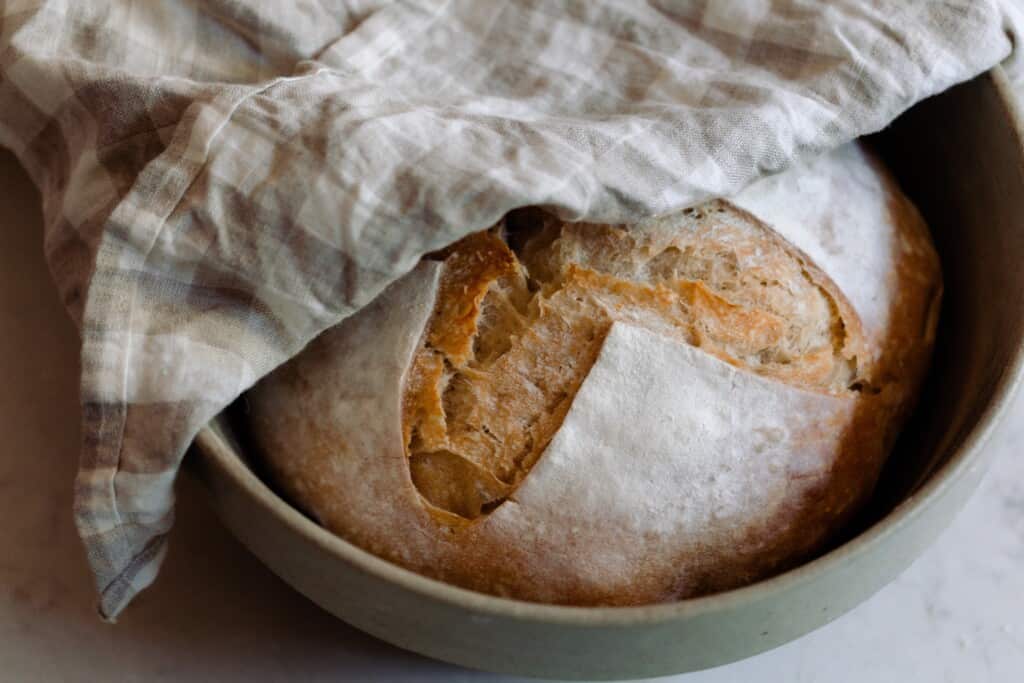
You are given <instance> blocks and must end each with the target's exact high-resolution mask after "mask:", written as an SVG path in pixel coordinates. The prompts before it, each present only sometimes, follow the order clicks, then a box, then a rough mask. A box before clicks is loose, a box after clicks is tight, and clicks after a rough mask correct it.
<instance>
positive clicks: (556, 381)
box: [249, 145, 941, 605]
mask: <svg viewBox="0 0 1024 683" xmlns="http://www.w3.org/2000/svg"><path fill="white" fill-rule="evenodd" d="M741 207H742V208H741ZM940 293H941V280H940V271H939V264H938V259H937V257H936V254H935V252H934V249H933V247H932V245H931V242H930V240H929V237H928V233H927V229H926V227H925V225H924V223H923V221H922V219H921V217H920V216H919V214H918V213H917V211H916V210H915V209H914V207H913V206H912V205H911V204H910V202H909V201H908V200H907V199H906V198H905V197H904V196H903V195H902V194H901V193H900V192H899V190H898V189H897V188H896V186H895V184H894V183H893V181H892V180H891V179H890V178H889V177H888V176H887V175H886V173H885V172H884V170H883V169H882V168H881V167H880V166H879V165H878V163H877V162H876V161H874V160H873V159H871V158H870V157H869V156H868V155H867V154H866V153H865V151H864V150H863V149H862V148H860V147H859V146H856V145H850V146H847V147H845V148H843V149H841V150H839V151H837V152H835V153H833V154H831V155H827V156H825V157H822V158H820V159H816V160H814V161H811V162H808V163H806V164H804V165H803V166H801V167H799V168H796V169H793V170H791V171H789V172H787V173H785V174H782V175H780V176H777V177H774V178H771V179H768V180H765V181H762V182H761V183H759V184H757V185H755V186H754V187H752V188H751V189H750V190H748V191H747V192H745V193H744V194H743V195H741V196H740V197H737V198H735V199H734V200H732V201H723V200H716V201H712V202H708V203H706V204H703V205H701V206H699V207H696V208H693V209H688V210H686V211H682V212H680V213H677V214H674V215H670V216H666V217H660V218H655V219H650V220H647V221H644V222H641V223H638V224H635V225H630V226H612V225H594V224H586V223H568V222H565V221H561V220H558V219H556V218H555V217H553V216H551V215H548V214H545V213H543V212H540V211H521V212H517V213H515V214H513V215H512V216H510V217H509V218H508V219H507V220H505V221H503V222H502V223H501V224H500V225H498V226H496V227H495V228H493V229H491V230H488V231H486V232H482V233H477V234H474V235H470V236H469V237H467V238H465V239H463V240H462V241H460V242H458V243H456V244H454V245H452V246H451V247H449V248H447V249H445V250H444V251H443V252H440V253H438V254H434V255H431V256H430V257H428V258H427V259H424V261H423V262H421V263H420V265H419V266H418V267H417V268H415V269H414V270H413V271H412V272H411V273H409V274H408V275H406V276H405V277H404V278H402V279H401V280H399V281H397V282H395V283H394V284H393V285H392V286H391V287H389V288H388V289H387V290H386V291H385V292H384V293H383V294H382V295H381V296H379V297H378V298H377V299H376V300H375V301H374V302H373V303H372V304H370V305H369V306H367V307H366V308H364V309H363V310H361V311H360V312H359V313H357V314H356V315H354V316H352V317H351V318H349V319H348V320H346V321H344V322H343V323H342V324H340V325H338V326H337V327H335V328H333V329H331V330H329V331H327V332H326V333H324V334H323V335H321V336H320V337H319V338H318V339H316V340H315V341H314V342H313V343H311V344H310V345H309V347H308V348H306V349H305V350H304V351H303V352H302V353H301V354H300V355H299V356H297V357H296V358H295V359H293V360H292V361H290V362H289V363H287V364H286V365H284V366H282V367H281V368H280V369H278V370H277V371H276V372H274V373H273V374H271V375H270V376H269V377H267V378H266V379H265V380H264V381H262V382H261V383H260V384H259V385H258V386H257V387H256V388H254V389H253V390H252V391H251V392H250V394H249V405H250V413H249V418H250V421H251V429H252V434H253V437H254V442H255V443H256V444H257V446H258V448H259V450H260V454H261V456H262V458H263V460H264V462H265V463H266V465H267V468H268V471H269V472H270V474H271V476H272V477H273V482H274V484H276V485H277V486H278V487H279V489H280V490H281V491H282V492H283V493H284V494H285V495H286V496H287V497H289V498H290V499H291V500H292V501H293V502H294V503H295V504H296V505H298V506H299V507H301V508H302V509H303V510H305V511H306V512H307V513H308V514H309V515H311V516H312V517H313V518H314V519H316V520H317V521H319V522H320V523H321V524H323V525H324V526H325V527H327V528H328V529H330V530H331V531H333V532H335V533H337V534H339V535H340V536H342V537H344V538H345V539H347V540H349V541H351V542H352V543H355V544H357V545H359V546H361V547H363V548H365V549H367V550H369V551H370V552H373V553H375V554H377V555H379V556H381V557H384V558H386V559H388V560H391V561H393V562H395V563H398V564H400V565H403V566H405V567H407V568H409V569H411V570H413V571H416V572H420V573H422V574H425V575H428V576H432V577H435V578H438V579H441V580H443V581H448V582H451V583H454V584H458V585H460V586H464V587H467V588H471V589H475V590H479V591H484V592H488V593H493V594H498V595H506V596H512V597H516V598H521V599H526V600H534V601H543V602H551V603H562V604H575V605H598V604H601V605H625V604H643V603H651V602H659V601H665V600H672V599H679V598H685V597H690V596H696V595H700V594H705V593H709V592H715V591H720V590H724V589H728V588H732V587H736V586H740V585H743V584H746V583H749V582H752V581H754V580H757V579H759V578H762V577H765V576H768V575H771V574H773V573H776V572H779V571H781V570H784V569H786V568H788V567H791V566H793V565H794V564H795V563H798V562H800V561H803V560H805V559H807V558H808V557H810V556H811V555H813V553H815V552H816V551H819V550H820V549H821V548H822V547H823V545H824V544H825V543H826V542H827V541H828V539H829V538H830V537H831V536H832V535H833V534H834V533H835V532H836V531H837V530H838V529H839V528H840V527H841V526H842V525H843V524H844V523H845V522H847V521H848V520H849V518H850V516H851V515H852V514H853V513H854V512H855V511H856V510H857V509H858V508H859V507H860V506H861V505H862V504H863V503H864V501H865V500H866V499H867V497H868V496H869V495H870V493H871V490H872V488H873V486H874V483H875V480H876V478H877V476H878V473H879V470H880V468H881V466H882V464H883V462H884V460H885V457H886V455H887V453H888V451H889V449H890V448H891V446H892V444H893V441H894V439H895V436H896V434H897V432H898V430H899V428H900V425H901V424H902V421H903V419H904V417H905V415H906V413H907V412H908V410H909V408H910V406H911V404H912V402H913V399H914V395H915V393H916V391H917V390H918V388H919V385H920V382H921V380H922V377H923V375H924V373H925V370H926V366H927V362H928V358H929V352H930V348H931V345H932V340H933V335H934V330H935V323H936V315H937V310H938V301H939V298H940Z"/></svg>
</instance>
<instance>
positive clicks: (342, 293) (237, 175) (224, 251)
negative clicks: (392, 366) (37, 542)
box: [0, 0, 1016, 619]
mask: <svg viewBox="0 0 1024 683" xmlns="http://www.w3.org/2000/svg"><path fill="white" fill-rule="evenodd" d="M1014 14H1015V11H1014V9H1013V8H1012V6H1011V5H1010V4H1009V2H1008V1H1000V0H944V1H942V2H936V1H934V0H927V1H922V0H832V1H829V2H811V1H809V0H693V1H689V2H688V1H683V0H680V1H678V2H670V1H668V0H664V1H660V2H659V1H656V0H650V1H649V2H640V1H627V0H622V1H617V2H616V1H611V0H607V1H596V0H588V1H584V0H578V1H569V0H564V1H554V0H551V1H545V0H520V1H518V2H513V1H505V0H450V1H441V0H438V1H431V0H421V1H411V0H410V1H407V2H384V1H381V0H350V1H346V0H296V1H289V2H276V1H269V2H268V1H266V0H202V1H199V0H121V1H115V0H6V1H3V0H0V144H3V145H4V146H7V147H10V148H11V149H13V150H14V152H15V153H16V154H17V155H18V157H19V158H20V159H21V161H22V163H23V164H24V166H25V167H26V169H27V170H28V172H29V173H30V175H31V176H32V178H33V179H34V181H35V182H36V184H37V185H38V186H39V188H40V190H41V193H42V197H43V209H44V211H43V213H44V220H45V225H46V253H47V258H48V261H49V264H50V268H51V270H52V273H53V277H54V280H55V282H56V284H57V286H58V287H59V289H60V292H61V294H62V296H63V300H64V302H65V304H66V306H67V309H68V311H69V312H70V314H71V315H72V317H73V318H74V319H75V321H76V323H77V324H78V326H79V329H80V330H81V337H82V380H81V386H82V420H83V434H84V437H83V439H84V440H83V444H82V455H81V465H80V472H79V475H78V479H77V485H76V504H75V517H76V520H77V523H78V528H79V531H80V533H81V536H82V539H83V541H84V543H85V547H86V549H87V552H88V556H89V560H90V562H91V564H92V567H93V569H94V570H95V574H96V580H97V584H98V588H99V592H100V610H101V613H102V614H103V615H104V616H105V617H107V618H111V619H112V618H113V617H114V616H116V615H117V613H118V612H119V611H120V610H121V609H122V608H123V607H124V606H125V605H126V604H127V603H128V602H129V601H130V600H131V598H132V596H134V595H135V594H136V593H137V592H138V591H139V590H141V589H142V588H144V587H145V586H147V585H148V584H149V583H150V582H151V581H152V580H153V579H154V577H155V576H156V573H157V570H158V567H159V565H160V561H161V559H162V557H163V555H164V552H165V548H166V538H167V533H168V530H169V529H170V527H171V523H172V518H173V515H172V510H173V482H174V478H175V474H176V472H177V470H178V467H179V464H180V462H181V459H182V456H183V453H184V452H185V449H186V447H187V446H188V444H189V443H190V441H191V440H192V438H193V436H194V435H195V434H196V432H197V431H198V430H199V428H200V427H201V426H202V425H203V424H204V423H206V422H207V421H208V420H209V419H210V418H211V417H212V416H213V415H215V414H216V413H217V412H218V411H220V410H221V409H222V408H223V407H224V406H225V405H227V404H228V403H229V402H231V401H232V400H233V399H234V398H235V397H237V396H238V395H239V393H240V392H242V391H244V390H245V389H246V388H247V387H249V386H250V385H251V384H252V383H253V382H255V381H256V380H257V379H259V378H260V377H261V376H262V375H264V374H266V373H267V372H268V371H270V370H271V369H272V368H274V367H275V366H276V365H278V364H279V363H281V362H283V361H285V360H287V359H288V358H289V357H291V356H292V355H294V354H295V353H297V352H298V351H299V350H300V349H301V348H302V347H303V345H305V344H306V343H307V342H308V341H309V340H310V339H311V338H313V337H314V336H315V335H317V334H318V333H320V332H321V331H322V330H324V329H325V328H327V327H329V326H331V325H334V324H336V323H337V322H338V321H340V320H341V319H342V318H344V317H345V316H347V315H349V314H351V313H352V312H353V311H355V310H357V309H358V308H359V307H360V306H363V305H364V304H366V303H367V302H368V301H370V300H371V299H372V298H373V297H374V296H375V295H376V294H377V293H378V292H380V291H381V290H382V289H383V288H384V287H385V286H386V285H387V284H388V283H389V282H391V281H393V280H394V279H395V278H397V277H399V276H400V275H402V274H403V273H405V272H407V271H408V270H409V269H411V268H412V267H413V265H414V264H415V263H416V262H417V260H418V259H419V258H420V257H421V255H422V254H424V253H426V252H428V251H432V250H434V249H437V248H440V247H442V246H443V245H446V244H448V243H451V242H452V241H454V240H455V239H457V238H459V237H460V236H462V235H465V234H467V233H468V232H470V231H475V230H479V229H482V228H484V227H487V226H489V225H491V224H493V223H494V222H495V221H496V220H497V219H498V218H500V217H501V216H502V215H503V214H504V213H505V212H507V211H509V210H510V209H513V208H515V207H519V206H524V205H545V206H547V207H550V208H552V209H553V210H556V211H558V212H559V213H560V214H562V215H563V216H564V217H567V218H573V219H576V218H579V219H582V218H586V219H589V220H593V221H603V222H620V221H629V220H634V219H637V218H639V217H641V216H647V215H650V214H658V213H663V212H666V211H670V210H673V209H678V208H681V207H684V206H686V205H689V204H693V203H695V202H697V201H699V200H702V199H705V198H707V197H710V196H713V195H728V194H730V193H733V192H735V191H737V190H738V189H740V188H741V187H742V186H744V185H745V184H747V183H748V182H750V181H751V180H752V179H754V178H756V177H758V176H759V175H762V174H765V173H771V172H775V171H778V170H780V169H782V168H784V167H786V165H787V164H789V163H790V162H791V161H792V160H793V159H794V158H796V157H798V156H801V155H808V154H814V153H816V152H819V151H821V150H825V149H828V148H831V147H834V146H837V145H839V144H841V143H843V142H845V141H848V140H850V139H852V138H854V137H857V136H859V135H862V134H865V133H869V132H872V131H875V130H878V129H880V128H882V127H883V126H885V125H886V124H887V123H888V122H889V121H890V120H892V119H893V118H894V117H895V116H897V115H898V114H899V113H900V112H901V111H903V110H904V109H905V108H907V107H908V106H910V105H911V104H913V103H914V102H916V101H917V100H920V99H921V98H924V97H927V96H929V95H931V94H933V93H936V92H939V91H941V90H943V89H945V88H947V87H949V86H950V85H952V84H954V83H956V82H958V81H962V80H965V79H968V78H971V77H973V76H975V75H976V74H979V73H980V72H982V71H984V70H986V69H988V68H990V67H991V66H993V65H995V64H997V63H999V62H1000V61H1001V60H1003V59H1004V58H1006V57H1007V55H1009V54H1010V53H1011V49H1012V42H1013V31H1012V30H1011V29H1012V27H1013V26H1015V25H1016V24H1015V23H1014V22H1015V19H1014ZM30 455H31V454H26V457H29V456H30Z"/></svg>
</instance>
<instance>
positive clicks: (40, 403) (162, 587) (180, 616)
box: [0, 150, 1024, 683]
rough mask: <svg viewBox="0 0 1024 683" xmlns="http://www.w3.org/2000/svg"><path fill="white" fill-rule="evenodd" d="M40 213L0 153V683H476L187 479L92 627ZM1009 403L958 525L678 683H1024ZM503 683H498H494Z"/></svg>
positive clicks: (1022, 414) (1017, 498)
mask: <svg viewBox="0 0 1024 683" xmlns="http://www.w3.org/2000/svg"><path fill="white" fill-rule="evenodd" d="M38 202H39V199H38V195H37V194H36V192H35V189H34V188H33V187H32V185H31V183H30V182H29V180H28V179H27V178H26V177H25V175H24V173H23V172H22V171H21V169H20V168H19V167H18V165H17V162H16V161H15V160H14V159H13V157H12V156H11V155H10V154H8V153H7V152H5V151H2V150H0V235H2V236H3V242H2V244H3V247H2V248H0V681H63V680H67V681H93V680H96V681H100V680H102V681H122V680H123V681H132V680H147V681H178V680H192V681H234V680H238V681H242V680H245V681H283V680H292V679H294V680H303V681H321V680H323V681H326V680H338V681H359V680H391V681H434V680H436V681H454V682H458V681H486V680H496V679H495V678H494V677H490V676H487V675H485V674H479V673H474V672H468V671H464V670H461V669H457V668H455V667H451V666H448V665H444V664H440V663H436V662H432V661H430V660H427V659H424V658H422V657H418V656H416V655H412V654H408V653H405V652H402V651H400V650H397V649H395V648H392V647H390V646H388V645H385V644H383V643H380V642H378V641H376V640H374V639H372V638H370V637H368V636H364V635H362V634H361V633H359V632H357V631H355V630H354V629H351V628H348V627H347V626H345V625H344V624H342V623H341V622H339V621H337V620H335V619H333V618H332V617H330V616H329V615H327V614H326V613H324V612H322V611H320V610H319V609H318V608H317V607H315V606H314V605H312V604H311V603H309V602H307V601H306V600H305V599H304V598H302V597H301V596H300V595H298V594H297V593H295V592H293V591H292V590H291V589H290V588H288V587H287V586H286V585H284V584H283V583H282V582H281V581H279V580H278V579H277V578H276V577H274V576H273V575H272V574H271V573H270V572H269V571H267V570H266V569H264V568H263V567H262V565H260V564H259V563H258V562H257V561H256V560H255V559H254V558H252V557H251V556H250V555H249V554H248V553H247V552H246V551H245V549H244V548H242V547H241V546H240V545H239V544H238V543H237V542H235V541H234V540H233V539H232V538H231V537H230V536H229V535H228V533H227V532H226V531H225V530H224V528H223V527H222V526H221V525H220V523H219V522H218V521H217V519H216V518H215V517H214V516H213V513H212V512H211V510H210V508H209V507H208V506H207V504H206V502H205V500H204V497H203V491H202V490H201V488H200V487H199V486H198V485H197V484H196V483H195V482H194V481H192V480H190V479H188V478H187V477H186V478H185V479H184V480H183V481H181V482H180V484H179V486H178V497H179V499H178V522H177V525H176V527H175V529H174V532H173V533H172V538H171V548H170V553H169V557H168V560H167V563H166V565H165V568H164V571H163V574H162V575H161V577H160V579H159V580H158V582H157V583H156V585H155V586H154V587H153V588H151V589H149V590H148V591H146V592H145V593H143V594H142V595H141V596H140V598H139V599H138V600H137V601H136V603H134V604H133V606H132V607H130V608H129V609H128V611H127V613H126V614H125V615H124V616H123V617H122V619H121V620H120V622H119V623H118V624H117V625H116V626H107V625H104V624H102V623H101V622H99V620H98V619H97V618H96V616H95V613H94V610H93V595H92V586H91V583H90V578H89V573H88V570H87V566H86V562H85V558H84V555H83V551H82V548H81V546H80V544H79V542H78V539H77V537H76V535H75V531H74V527H73V524H72V522H71V492H72V480H73V477H74V471H75V464H76V457H77V456H76V452H77V447H78V428H77V424H78V404H77V339H76V336H75V331H74V328H73V327H72V325H71V323H70V322H69V321H68V319H67V318H66V316H65V315H64V313H63V310H62V309H61V306H60V303H59V301H58V299H57V295H56V292H55V291H54V289H53V287H52V285H51V284H50V282H49V279H48V274H47V272H46V267H45V264H44V262H43V259H42V234H41V227H40V216H39V208H38ZM1022 439H1024V397H1020V398H1018V400H1017V402H1016V407H1015V408H1014V409H1013V411H1012V413H1011V416H1010V418H1009V419H1008V420H1007V421H1006V422H1005V423H1004V424H1003V425H1002V427H1001V429H1000V430H999V431H998V433H997V434H996V436H995V437H994V439H993V442H992V443H991V445H990V447H991V448H995V449H998V450H999V451H1001V453H1000V454H999V457H998V458H997V460H996V463H995V466H994V468H993V471H992V472H991V473H990V474H989V476H988V478H987V479H986V481H985V483H984V484H983V485H982V489H981V490H980V491H979V492H978V494H977V495H975V497H974V499H973V500H972V501H971V503H970V505H969V506H968V508H967V509H966V510H965V511H964V513H963V514H961V515H960V517H959V518H958V519H957V521H956V523H955V524H954V525H953V527H952V528H951V529H950V530H949V531H947V532H946V533H945V535H944V536H943V537H942V538H941V539H940V541H939V542H938V543H937V544H936V546H935V547H933V548H932V549H931V550H930V551H929V552H927V553H926V554H925V555H924V556H923V557H922V558H921V559H920V560H918V562H917V563H916V564H915V565H914V566H913V567H912V568H911V569H910V570H908V571H907V572H906V573H905V574H904V575H903V576H901V577H900V578H899V579H898V580H897V581H896V582H894V583H893V584H891V585H890V586H888V587H887V588H885V589H884V590H882V591H881V592H880V593H879V594H878V595H876V596H875V597H874V598H873V599H871V600H870V601H868V602H867V603H865V604H864V605H862V606H861V607H859V608H858V609H856V610H855V611H854V612H852V613H850V614H848V615H846V616H844V617H842V618H840V619H839V620H838V621H836V622H834V623H833V624H831V625H829V626H827V627H825V628H823V629H821V630H819V631H817V632H815V633H813V634H811V635H809V636H807V637H804V638H802V639H800V640H798V641H796V642H794V643H790V644H789V645H786V646H784V647H781V648H779V649H777V650H774V651H772V652H769V653H766V654H763V655H760V656H758V657H754V658H752V659H749V660H746V661H743V662H739V663H736V664H733V665H730V666H726V667H721V668H718V669H714V670H712V671H709V672H703V673H698V674H690V675H686V676H679V677H675V678H672V679H663V680H677V681H684V682H686V683H723V682H726V681H729V682H731V681H755V680H756V681H759V682H762V683H763V682H776V681H778V682H780V683H781V682H783V681H785V682H786V683H801V682H812V681H828V682H830V683H842V682H843V681H851V682H852V681H857V682H858V683H859V682H860V681H866V680H870V681H876V682H883V683H884V682H887V681H894V682H895V681H900V682H901V683H902V682H903V681H954V682H960V681H963V682H964V683H984V682H985V681H1000V682H1003V681H1014V680H1024V453H1022V452H1021V441H1022ZM503 680H510V679H503Z"/></svg>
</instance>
